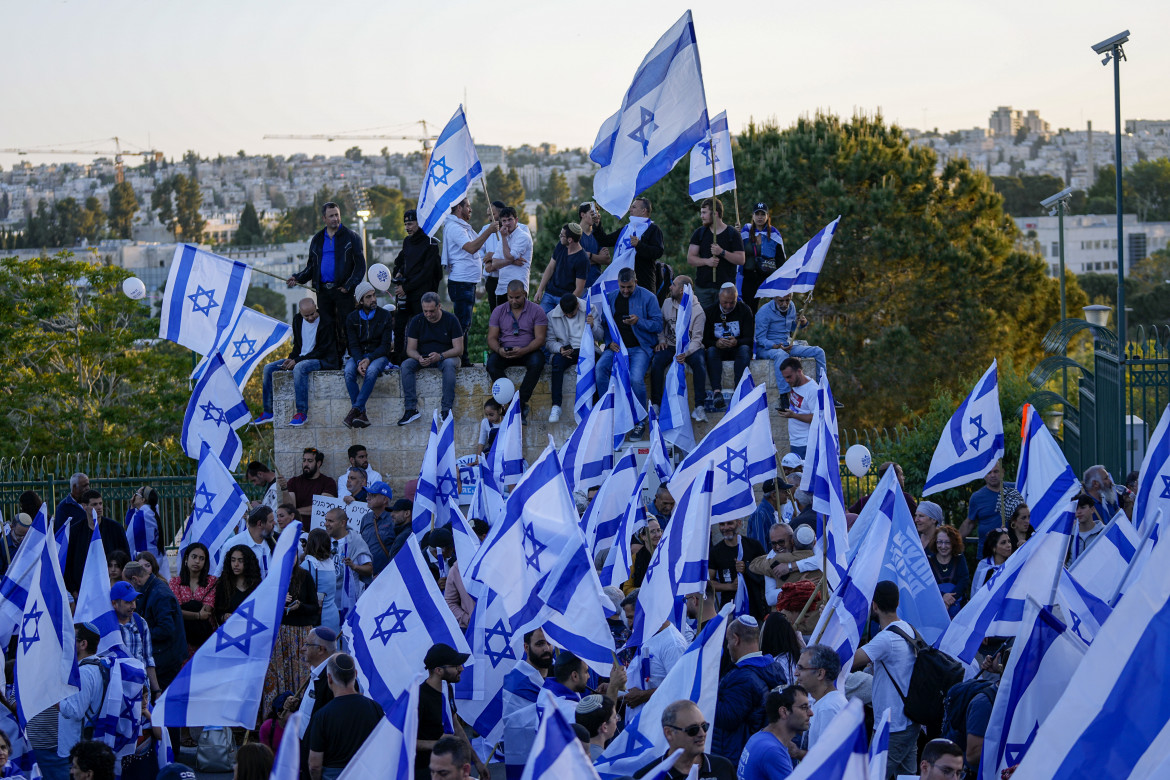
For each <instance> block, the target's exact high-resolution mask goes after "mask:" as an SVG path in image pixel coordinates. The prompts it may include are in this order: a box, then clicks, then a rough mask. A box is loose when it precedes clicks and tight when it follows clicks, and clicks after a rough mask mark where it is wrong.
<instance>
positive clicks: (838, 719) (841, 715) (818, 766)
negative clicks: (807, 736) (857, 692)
mask: <svg viewBox="0 0 1170 780" xmlns="http://www.w3.org/2000/svg"><path fill="white" fill-rule="evenodd" d="M868 744H869V739H868V735H867V734H866V729H865V707H864V705H862V703H861V700H860V699H851V700H850V701H849V703H848V704H846V705H845V709H843V710H841V711H840V712H838V713H837V714H836V715H834V716H833V720H832V722H831V723H829V725H828V726H827V727H826V728H825V730H824V731H823V732H822V733H821V736H820V739H818V740H817V744H815V745H813V746H812V747H811V748H809V750H808V753H807V754H806V755H805V757H804V758H803V759H802V760H801V762H800V766H798V767H796V769H795V770H793V772H792V774H790V775H789V776H788V778H789V780H869V777H870V770H869V748H868Z"/></svg>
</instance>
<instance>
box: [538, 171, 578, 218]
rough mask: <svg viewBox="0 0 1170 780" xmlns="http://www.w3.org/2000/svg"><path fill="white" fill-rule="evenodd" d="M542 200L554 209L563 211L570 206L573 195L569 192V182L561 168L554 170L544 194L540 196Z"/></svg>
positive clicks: (545, 186)
mask: <svg viewBox="0 0 1170 780" xmlns="http://www.w3.org/2000/svg"><path fill="white" fill-rule="evenodd" d="M540 199H541V200H542V201H543V202H544V203H545V205H547V206H548V207H549V208H553V209H563V208H565V207H567V206H568V205H569V201H570V200H571V199H572V194H571V193H570V192H569V182H568V180H567V179H565V175H564V174H563V173H561V171H560V169H559V168H553V169H552V173H551V174H549V177H548V182H547V183H546V184H545V185H544V192H542V193H541V194H540Z"/></svg>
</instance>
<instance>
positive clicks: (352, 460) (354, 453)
mask: <svg viewBox="0 0 1170 780" xmlns="http://www.w3.org/2000/svg"><path fill="white" fill-rule="evenodd" d="M346 454H347V455H349V468H354V467H357V468H359V469H364V470H365V472H366V484H367V485H372V484H374V483H375V482H384V481H385V480H383V479H382V475H381V474H379V473H378V472H377V471H375V470H374V467H373V466H371V465H370V454H369V453H368V452H366V447H365V445H364V444H355V445H353V446H352V447H350V448H349V450H348V451H347V453H346ZM348 483H349V469H345V470H344V471H342V472H341V476H339V477H338V478H337V497H338V498H340V499H344V498H345V497H346V496H348V495H349V484H348ZM346 503H349V502H348V501H347V502H346Z"/></svg>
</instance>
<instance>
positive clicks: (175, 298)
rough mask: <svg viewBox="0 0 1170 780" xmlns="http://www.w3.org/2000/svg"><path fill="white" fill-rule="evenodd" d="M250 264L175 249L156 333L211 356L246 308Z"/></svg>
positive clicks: (187, 247) (191, 249) (185, 247)
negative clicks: (241, 311) (245, 300)
mask: <svg viewBox="0 0 1170 780" xmlns="http://www.w3.org/2000/svg"><path fill="white" fill-rule="evenodd" d="M251 282H252V268H251V266H249V265H246V264H245V263H241V262H240V261H239V260H229V259H228V258H226V257H220V256H219V255H214V254H212V253H211V252H205V251H204V250H202V249H200V248H199V247H196V246H192V245H191V244H180V245H179V246H177V247H175V256H174V259H172V260H171V272H170V275H169V276H168V277H167V287H166V293H165V294H164V295H163V301H162V308H161V309H160V311H159V328H158V337H159V338H160V339H167V340H169V341H173V342H175V343H176V344H182V345H183V346H184V347H187V348H188V349H190V350H193V351H194V352H197V353H199V354H200V355H210V354H212V353H213V352H215V348H216V347H217V346H218V345H219V344H220V342H221V340H222V339H223V336H224V334H226V333H229V332H230V331H231V329H232V325H233V324H235V321H236V317H238V316H239V314H240V310H241V309H242V308H243V307H244V298H245V297H246V296H247V294H248V285H249V284H251Z"/></svg>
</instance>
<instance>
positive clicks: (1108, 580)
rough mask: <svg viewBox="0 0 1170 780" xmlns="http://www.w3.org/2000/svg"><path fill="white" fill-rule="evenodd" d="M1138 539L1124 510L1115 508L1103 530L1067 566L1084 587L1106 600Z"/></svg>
mask: <svg viewBox="0 0 1170 780" xmlns="http://www.w3.org/2000/svg"><path fill="white" fill-rule="evenodd" d="M1140 542H1141V539H1140V538H1139V537H1138V533H1137V531H1136V530H1134V527H1133V524H1132V523H1131V522H1129V519H1128V518H1127V517H1126V516H1125V513H1124V512H1118V513H1117V514H1116V515H1114V516H1113V519H1112V520H1110V521H1109V525H1107V526H1105V530H1104V531H1102V532H1101V533H1099V534H1097V537H1096V538H1095V539H1094V540H1093V541H1092V542H1090V543H1089V546H1088V548H1087V549H1086V550H1085V551H1084V552H1083V553H1081V554H1080V556H1079V557H1078V558H1077V559H1076V560H1075V561H1073V562H1072V565H1071V566H1069V569H1068V570H1069V573H1070V574H1075V575H1076V577H1077V581H1078V582H1080V583H1082V585H1083V586H1084V588H1085V590H1087V591H1088V592H1089V593H1091V594H1093V595H1094V596H1096V597H1097V598H1099V599H1102V600H1105V601H1108V600H1109V599H1111V598H1113V594H1114V593H1116V592H1117V589H1118V588H1120V587H1121V581H1122V579H1123V578H1124V577H1125V573H1126V571H1127V570H1128V568H1129V563H1130V561H1132V560H1133V559H1134V556H1135V555H1137V551H1138V545H1139V544H1140Z"/></svg>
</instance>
